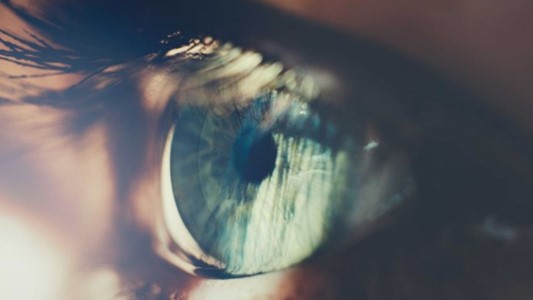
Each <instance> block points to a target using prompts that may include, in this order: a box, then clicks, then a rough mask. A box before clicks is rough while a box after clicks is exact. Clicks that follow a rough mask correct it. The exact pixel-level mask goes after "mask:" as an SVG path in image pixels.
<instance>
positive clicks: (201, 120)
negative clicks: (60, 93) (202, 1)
mask: <svg viewBox="0 0 533 300" xmlns="http://www.w3.org/2000/svg"><path fill="white" fill-rule="evenodd" d="M209 40H210V41H211V39H209ZM211 42H212V41H211ZM212 43H213V42H212ZM205 48H208V49H205ZM186 49H187V47H185V48H183V47H181V48H178V49H172V50H169V51H168V52H167V53H166V54H165V55H164V56H165V57H168V56H173V57H172V58H171V59H168V60H169V61H168V62H165V64H169V67H168V68H169V71H168V72H169V73H170V75H169V78H168V81H169V82H177V81H179V82H180V83H179V88H178V91H177V93H176V95H174V96H172V100H171V102H170V106H171V110H173V116H172V121H171V126H170V130H169V131H170V133H169V134H168V138H167V142H166V144H167V145H166V150H165V154H164V159H163V167H162V168H163V173H162V178H161V180H162V182H163V193H162V197H163V208H162V209H163V218H164V219H165V225H166V226H165V228H163V230H164V231H166V233H167V235H166V236H167V237H168V238H170V241H168V240H164V241H163V246H162V247H161V248H160V251H161V252H162V253H163V255H164V256H165V257H167V258H168V257H169V255H170V256H172V254H171V253H172V252H175V253H174V255H173V256H172V257H173V258H174V259H172V258H169V260H171V261H174V262H175V261H176V259H177V261H178V262H177V263H176V264H177V265H179V266H182V267H183V268H185V269H186V270H188V271H189V272H191V273H194V274H197V275H201V276H208V277H219V278H220V277H222V278H224V277H239V276H245V275H248V276H249V275H255V274H259V273H267V272H271V271H277V270H280V269H285V268H287V267H291V266H294V265H297V264H298V263H300V262H301V261H303V260H306V259H308V258H310V257H311V256H314V255H316V254H317V253H319V252H327V251H328V250H329V249H330V248H334V247H332V246H333V245H334V244H340V243H341V242H343V241H344V242H345V241H346V240H348V239H349V237H350V236H353V235H355V234H356V233H358V234H360V235H362V234H363V233H364V232H365V231H368V229H367V228H368V227H370V225H371V224H374V223H375V222H376V221H377V219H379V217H380V216H382V215H384V214H385V213H386V212H388V211H390V210H392V208H393V207H395V206H398V205H399V204H401V203H402V202H405V201H408V200H409V199H410V198H411V197H413V194H414V186H415V184H414V182H413V178H412V177H411V176H410V174H409V171H408V167H407V164H406V161H405V159H402V158H401V155H400V153H401V151H402V150H401V149H400V148H398V149H396V150H395V151H392V150H391V149H390V148H389V149H387V148H388V147H387V146H386V144H387V143H388V141H387V138H386V137H385V136H384V134H383V133H382V132H379V131H378V130H377V127H375V126H373V125H374V124H373V123H375V121H376V120H372V119H366V120H365V119H364V118H359V119H356V120H354V119H353V117H354V114H346V113H341V111H342V109H343V108H345V105H342V104H338V105H337V106H335V105H333V103H332V102H333V100H328V99H327V98H326V99H324V98H321V95H320V91H319V87H318V86H317V84H315V83H314V80H313V76H312V75H311V74H312V71H311V70H304V69H303V68H302V69H301V70H300V71H295V70H294V69H287V68H284V67H283V65H281V64H280V63H278V62H269V61H268V60H265V59H264V58H262V56H261V55H260V54H259V53H257V52H253V51H246V50H242V49H240V48H237V47H235V46H233V45H230V44H228V43H226V44H222V45H219V44H218V43H215V44H211V45H203V44H202V43H201V42H200V41H199V40H198V41H196V42H195V43H194V42H193V43H192V45H191V46H188V49H189V50H186ZM202 49H203V52H208V53H202V51H201V50H202ZM199 50H200V52H198V51H199ZM195 57H196V58H195ZM190 69H193V70H194V72H193V73H190V72H188V71H186V70H190ZM172 74H174V75H172ZM177 78H179V79H177ZM350 118H351V119H350ZM348 119H349V120H348ZM380 144H382V145H380ZM378 157H379V158H378ZM377 169H379V171H378V170H377ZM363 228H365V230H363ZM164 242H166V243H167V244H164ZM170 249H178V250H174V251H172V250H170Z"/></svg>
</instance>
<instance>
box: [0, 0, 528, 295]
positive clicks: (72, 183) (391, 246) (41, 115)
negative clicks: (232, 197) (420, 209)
mask: <svg viewBox="0 0 533 300" xmlns="http://www.w3.org/2000/svg"><path fill="white" fill-rule="evenodd" d="M72 2H76V1H75V0H59V1H44V2H43V1H33V0H25V1H15V4H16V5H19V6H21V7H23V8H26V9H29V11H30V12H31V13H32V14H35V15H39V14H40V13H42V12H47V11H56V10H57V11H61V8H62V7H64V6H65V5H68V4H70V3H72ZM93 3H97V2H96V1H93ZM264 3H266V4H267V5H269V6H272V7H276V8H277V9H279V10H281V11H283V12H287V13H288V14H289V16H291V17H292V16H294V17H296V18H298V17H301V18H303V19H304V20H307V21H311V22H313V23H314V22H316V23H319V24H322V25H320V26H325V28H327V29H326V30H328V32H329V31H330V30H331V31H341V32H343V33H342V34H343V36H347V37H363V38H365V39H369V40H372V41H375V42H378V43H380V44H382V45H386V46H387V47H390V48H391V49H394V51H398V52H400V53H403V54H406V55H407V56H411V57H412V58H414V59H415V60H417V61H421V62H423V64H426V65H428V66H430V68H432V69H434V71H437V72H439V73H440V74H442V76H444V77H445V78H446V79H447V80H451V81H453V82H455V83H457V84H458V85H460V86H462V87H463V88H464V89H465V90H467V91H468V93H472V94H474V95H476V96H475V97H472V98H470V97H465V99H466V100H464V101H466V102H469V101H471V102H472V103H474V105H476V107H487V108H488V109H489V110H491V112H492V111H496V112H497V113H496V115H497V117H496V118H497V119H498V120H499V118H501V119H503V120H505V122H504V123H505V124H506V126H507V127H509V128H511V129H512V130H513V132H519V133H520V135H519V136H520V138H518V139H519V140H520V141H526V142H529V141H532V140H531V138H530V137H531V136H530V133H531V131H532V130H533V123H532V122H531V118H530V117H529V116H530V113H529V112H530V111H531V109H532V106H531V102H530V98H531V96H533V90H532V86H533V85H531V79H532V78H531V73H530V66H529V65H528V62H530V61H531V59H532V58H533V57H532V56H533V42H532V41H531V39H530V38H528V36H527V35H528V33H527V30H524V28H527V25H528V23H530V21H529V20H530V19H531V17H533V16H531V14H533V10H532V9H531V8H532V7H531V5H532V4H531V3H530V2H529V1H525V0H524V1H521V0H517V1H514V2H512V3H509V2H508V1H507V2H504V1H498V0H496V1H491V2H487V1H477V0H470V1H466V2H465V1H461V2H447V3H444V2H439V3H435V4H434V5H433V4H431V5H430V4H429V3H426V2H424V1H417V0H408V1H404V2H401V3H398V2H394V1H386V2H379V3H378V2H376V1H347V0H336V1H328V2H324V1H302V0H292V1H276V0H264ZM2 5H3V4H2ZM89 5H92V4H89ZM94 5H96V4H94ZM140 5H141V7H142V5H144V4H142V3H141V4H140ZM150 9H154V11H150ZM146 11H147V14H149V13H153V14H154V15H158V13H159V12H158V11H156V10H155V8H153V7H150V8H149V9H148V8H147V9H146ZM161 14H163V13H162V12H161ZM141 19H142V18H138V20H141ZM67 20H68V18H67ZM128 20H129V19H128ZM136 20H137V19H136ZM129 21H131V20H129ZM307 21H304V22H307ZM125 22H126V21H125ZM133 24H136V25H138V24H137V23H132V25H133ZM21 28H32V27H31V25H30V24H27V23H25V20H22V19H21V18H20V17H18V16H16V15H14V14H12V13H11V12H10V11H9V10H8V9H7V8H6V7H5V6H0V29H2V30H5V31H9V32H11V33H13V34H15V35H19V36H23V35H25V32H24V31H22V30H21ZM34 29H35V28H34ZM420 29H424V30H420ZM488 33H490V34H488ZM229 36H230V37H231V36H232V34H229ZM280 36H281V34H280ZM40 38H42V39H45V40H47V41H48V42H49V43H51V44H53V45H54V46H56V47H58V48H61V47H62V46H63V45H61V44H59V43H57V42H56V41H54V40H53V37H50V36H46V35H42V36H40ZM287 40H292V41H296V42H294V44H295V45H296V46H292V45H291V44H290V42H287V43H284V42H283V41H284V40H283V38H279V39H278V38H274V40H273V43H274V44H275V43H276V42H277V43H279V44H283V45H284V46H286V48H287V49H288V50H287V51H285V52H283V53H286V52H287V53H292V54H291V55H287V56H286V57H285V56H283V55H280V57H281V58H286V59H287V60H289V61H290V60H291V58H292V57H294V53H297V52H298V51H297V50H294V49H298V44H303V43H304V40H303V39H302V42H301V43H299V42H298V41H300V40H298V38H297V37H296V35H295V36H290V35H288V36H287ZM88 43H90V41H89V42H88ZM242 43H243V44H247V43H250V45H251V47H253V48H254V49H255V48H257V49H258V50H260V51H268V49H269V47H267V46H264V45H263V44H261V43H256V42H254V41H253V40H250V41H248V40H245V39H243V40H242ZM269 45H272V44H269ZM274 49H276V48H275V47H274ZM350 49H351V48H350ZM291 51H292V52H291ZM347 52H349V51H347ZM315 56H316V55H315V54H313V53H307V54H302V55H301V56H298V57H301V58H300V59H297V60H296V61H297V62H300V61H303V62H304V63H309V64H313V63H314V62H316V65H317V66H318V67H321V68H324V66H333V67H331V68H332V69H335V66H336V65H335V64H334V63H331V64H329V62H327V61H326V62H322V61H319V59H318V58H316V57H315ZM354 60H355V59H354ZM341 65H342V64H341ZM139 69H140V70H137V71H136V72H135V75H134V76H131V77H129V78H128V80H127V82H126V83H124V85H123V86H121V88H120V89H118V90H113V91H112V92H109V93H104V94H102V95H99V97H100V98H101V99H99V100H102V102H103V103H104V104H103V105H102V106H100V107H99V108H98V109H97V110H96V112H95V111H94V110H91V109H86V110H85V109H66V108H58V107H50V106H47V105H34V104H27V103H23V102H24V101H26V100H27V99H28V98H29V97H34V98H38V99H45V98H47V97H50V95H53V92H58V91H64V90H65V89H66V88H68V87H70V86H71V85H72V84H75V83H76V82H78V81H79V80H81V79H82V78H84V77H85V76H86V75H87V74H86V73H84V72H81V71H80V72H69V73H67V74H62V75H58V76H47V77H31V76H28V75H37V74H42V73H43V72H46V71H48V70H41V69H36V68H32V67H26V66H21V65H18V64H14V63H11V62H6V61H0V70H1V73H0V74H1V75H0V76H2V77H0V84H1V85H0V86H1V88H0V97H1V98H4V99H7V100H8V101H7V103H9V104H2V105H0V120H2V121H1V122H2V126H1V128H0V234H1V235H2V236H3V241H2V242H0V257H5V258H8V259H4V260H2V259H0V266H2V265H3V266H4V267H0V288H1V289H2V290H3V291H4V294H7V295H8V297H7V298H9V299H10V298H17V297H18V298H19V299H20V297H22V299H43V300H44V299H103V298H104V296H102V295H110V296H113V297H115V296H117V295H122V296H123V297H125V298H126V299H129V298H128V297H130V298H132V299H136V298H135V297H137V298H138V299H167V298H168V299H182V298H185V299H189V298H191V299H220V295H224V297H223V298H227V299H354V298H355V299H434V298H437V299H528V296H529V295H530V294H531V292H532V291H531V286H533V285H531V280H532V279H533V278H532V277H533V273H531V271H530V270H532V268H530V266H532V265H533V261H532V260H531V258H530V255H529V253H531V251H530V250H531V249H530V248H531V247H532V246H533V245H532V243H531V242H530V238H531V233H530V232H531V231H530V230H529V226H528V225H529V224H528V223H527V222H521V223H519V222H516V223H515V222H514V221H515V218H514V215H512V216H513V217H512V218H510V221H509V220H506V221H508V222H506V223H505V224H503V225H502V224H500V223H499V222H496V223H497V225H498V226H496V227H497V229H498V230H495V231H491V234H486V232H485V233H483V230H480V229H479V228H485V227H483V226H484V225H483V224H485V225H486V224H487V222H489V223H490V221H487V220H488V219H487V218H485V216H483V217H482V218H472V220H471V219H470V218H468V220H467V221H465V220H462V219H460V220H457V219H454V221H453V222H446V225H445V226H444V225H441V224H440V223H439V224H438V225H427V224H430V223H431V222H429V221H427V224H426V223H420V222H426V220H425V219H423V218H422V219H423V221H420V220H422V219H420V220H419V219H418V218H417V217H414V219H415V220H417V222H414V221H413V222H411V223H410V222H407V223H400V222H398V223H394V222H393V223H392V224H394V226H389V227H387V226H383V227H385V228H387V229H386V230H377V231H376V232H375V233H374V232H372V234H368V235H365V238H360V239H357V240H356V241H355V242H353V243H349V245H348V246H346V247H344V248H342V249H339V250H336V251H335V252H334V253H333V254H330V255H325V256H324V257H320V258H317V259H316V260H313V261H310V262H307V263H304V264H302V265H300V266H297V267H295V268H292V269H290V270H285V271H280V272H276V273H273V274H266V275H261V276H257V277H252V278H244V279H236V280H230V281H216V280H207V279H202V278H198V277H194V276H191V275H189V274H187V273H185V272H183V271H181V270H180V269H179V268H176V267H175V266H174V265H172V264H170V263H168V262H167V261H166V260H164V259H163V258H161V257H160V256H159V255H158V254H157V253H156V252H155V251H154V247H153V246H154V241H155V240H157V239H155V238H154V234H156V232H157V230H156V228H157V224H159V222H160V221H159V219H158V218H159V217H160V209H161V208H160V205H159V202H158V199H160V198H161V191H160V188H159V180H160V178H159V177H160V156H159V155H160V152H161V149H162V146H163V145H162V142H161V135H160V134H161V131H160V130H161V129H160V127H159V124H160V123H159V121H160V120H161V118H162V116H163V115H164V113H165V107H166V104H167V103H165V101H166V100H165V99H166V98H165V97H163V96H164V95H165V93H166V91H165V90H161V88H160V87H161V85H160V84H159V83H158V80H161V77H160V75H161V74H160V73H159V72H158V70H157V69H156V70H154V69H150V68H147V67H146V66H143V65H142V64H141V65H140V66H139ZM335 70H337V69H335ZM338 70H339V71H338V73H342V74H344V75H342V76H339V77H334V79H338V80H336V82H340V83H344V85H343V84H339V85H338V86H341V87H342V86H349V85H350V84H348V83H350V82H353V80H352V77H350V72H349V71H346V70H342V69H340V68H339V69H338ZM17 75H25V76H26V77H25V78H17V79H15V78H13V77H12V76H17ZM9 76H11V77H9ZM413 76H414V78H418V77H416V76H415V75H413ZM413 81H416V80H414V79H413ZM333 86H335V85H333ZM329 89H333V88H331V86H328V85H326V84H324V90H325V91H326V94H327V95H333V96H337V97H336V98H338V99H341V102H346V101H348V100H346V99H345V98H348V97H346V95H347V94H349V91H345V90H343V89H342V88H340V89H339V90H341V91H342V92H339V94H336V92H337V89H335V92H331V93H330V90H329ZM51 92H52V93H51ZM328 93H330V94H328ZM111 99H112V100H113V101H109V100H111ZM106 100H107V101H106ZM461 100H462V98H461ZM436 107H439V108H440V106H438V104H436ZM489 132H491V133H492V132H499V131H497V130H496V129H494V130H492V129H491V130H489ZM473 135H474V136H476V135H477V136H480V135H482V134H481V131H480V132H479V133H478V132H475V133H474V134H473ZM495 135H496V133H495ZM503 135H505V134H503ZM465 139H467V137H465ZM513 142H514V141H513ZM503 144H504V146H502V148H501V149H502V151H503V152H504V153H510V154H509V155H507V156H509V157H517V160H516V162H515V161H511V160H509V161H508V160H505V161H504V160H502V161H498V160H495V161H496V162H497V163H494V165H495V166H494V167H493V168H494V170H493V169H490V170H491V172H496V173H498V172H501V173H505V174H507V173H506V172H508V173H510V174H512V175H513V176H515V177H517V178H522V179H523V178H526V179H523V181H520V180H517V182H518V183H516V184H515V185H516V186H517V187H518V188H516V189H515V190H520V188H524V187H525V188H524V189H525V190H528V187H529V186H531V185H530V182H528V180H527V178H528V177H527V175H530V173H529V172H530V171H529V168H528V166H529V165H528V164H525V163H524V164H522V163H520V162H521V161H520V160H519V159H518V157H519V155H516V153H515V152H513V151H511V150H509V149H512V148H513V147H511V146H509V145H514V144H513V143H511V142H510V143H503ZM528 145H529V144H528ZM466 148H467V147H465V149H466ZM468 149H470V150H468ZM468 149H466V150H465V153H468V155H471V156H473V157H476V156H479V157H480V158H479V159H480V161H482V160H483V159H484V158H483V157H484V153H485V152H483V150H481V149H480V148H476V147H474V146H472V147H469V148H468ZM498 149H500V148H498ZM527 149H529V148H527ZM509 151H511V152H509ZM504 156H505V155H504ZM525 156H527V155H525ZM491 157H494V155H492V156H491ZM483 163H484V161H483ZM515 165H518V167H515ZM520 166H523V167H522V169H521V168H520ZM529 178H532V177H529ZM509 186H511V185H509ZM513 187H514V186H513ZM473 190H474V189H473ZM509 190H511V188H510V187H509ZM465 191H466V190H465ZM520 191H521V190H520ZM502 193H504V194H503V195H504V196H505V197H504V198H512V197H514V196H515V195H514V194H510V193H509V192H508V190H503V191H502ZM517 193H519V192H517ZM529 195H531V194H529V190H528V191H526V192H523V193H522V194H519V195H518V196H516V197H517V198H521V197H524V198H528V197H527V196H529ZM483 200H484V199H480V200H479V202H483ZM452 202H453V201H452ZM474 202H475V203H478V202H477V201H474ZM488 202H490V201H488ZM457 203H458V204H461V202H460V201H457ZM525 206H526V207H527V208H528V209H529V206H527V205H525ZM469 207H470V206H469ZM437 209H438V208H437ZM437 209H435V210H437ZM465 210H468V211H470V209H465ZM495 211H496V212H497V211H498V210H497V209H496V210H495ZM483 212H485V211H483ZM410 213H414V214H416V213H417V210H416V209H414V212H413V211H409V212H408V213H406V214H407V215H408V216H411V215H409V214H410ZM456 214H460V213H456ZM452 215H453V213H452ZM487 215H494V212H493V211H489V210H488V209H487ZM526 215H527V214H526ZM446 217H448V215H446ZM468 217H470V215H468ZM430 218H431V217H430ZM465 218H466V217H465ZM526 219H528V218H526ZM528 220H529V219H528ZM443 222H444V221H443ZM431 224H432V223H431ZM480 224H481V225H480ZM480 226H481V227H480ZM487 226H489V227H490V224H489V225H487ZM379 227H380V228H381V227H382V226H379ZM485 231H487V232H488V231H490V230H485ZM480 232H481V233H480ZM494 232H499V233H500V234H499V235H498V234H495V233H494ZM502 232H503V233H502ZM516 235H518V236H519V237H520V238H519V239H516V238H515V237H516ZM2 243H3V244H2ZM465 244H466V245H468V247H463V245H465ZM2 245H3V246H2ZM340 258H342V259H340ZM47 262H49V263H47ZM487 274H490V276H487ZM4 282H7V284H6V283H4ZM26 290H34V291H36V292H35V293H34V294H32V293H30V292H28V293H26V292H25V291H26ZM0 292H1V291H0ZM134 295H135V296H134ZM24 297H25V298H24ZM158 297H159V298H158ZM173 297H174V298H173ZM117 298H118V299H122V298H120V297H118V296H117Z"/></svg>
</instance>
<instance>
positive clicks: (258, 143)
mask: <svg viewBox="0 0 533 300" xmlns="http://www.w3.org/2000/svg"><path fill="white" fill-rule="evenodd" d="M276 156H277V147H276V143H275V142H274V138H273V137H272V134H271V133H270V132H264V131H262V130H261V129H259V128H245V129H243V130H242V131H241V133H240V134H239V136H238V137H237V139H236V140H235V144H234V145H233V162H234V166H235V169H236V171H237V173H238V174H239V175H240V176H241V178H242V179H244V180H245V181H247V182H250V183H260V182H261V181H263V179H265V178H267V177H268V176H270V174H272V171H274V168H275V167H276Z"/></svg>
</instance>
